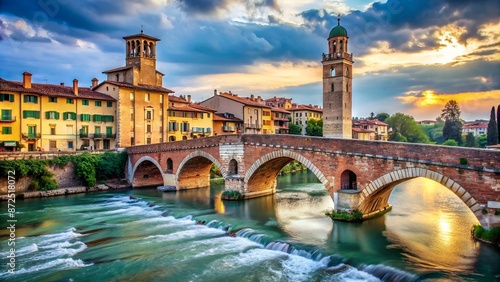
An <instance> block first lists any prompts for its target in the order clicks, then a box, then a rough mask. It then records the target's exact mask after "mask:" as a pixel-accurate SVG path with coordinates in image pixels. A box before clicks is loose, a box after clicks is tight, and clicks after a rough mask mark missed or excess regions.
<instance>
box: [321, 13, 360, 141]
mask: <svg viewBox="0 0 500 282" xmlns="http://www.w3.org/2000/svg"><path fill="white" fill-rule="evenodd" d="M337 20H338V24H337V26H336V27H334V28H332V30H331V31H330V35H329V36H328V54H325V53H323V60H322V61H321V63H322V65H323V137H330V138H344V139H352V73H353V69H352V64H353V61H352V53H348V40H349V37H348V36H347V30H346V29H345V28H344V27H343V26H341V25H340V14H339V16H338V18H337Z"/></svg>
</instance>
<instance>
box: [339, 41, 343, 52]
mask: <svg viewBox="0 0 500 282" xmlns="http://www.w3.org/2000/svg"><path fill="white" fill-rule="evenodd" d="M343 51H344V41H343V40H340V52H343Z"/></svg>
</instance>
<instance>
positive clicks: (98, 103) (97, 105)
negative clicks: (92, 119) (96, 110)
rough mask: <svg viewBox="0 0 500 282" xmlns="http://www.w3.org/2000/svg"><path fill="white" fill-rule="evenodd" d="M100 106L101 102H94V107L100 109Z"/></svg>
mask: <svg viewBox="0 0 500 282" xmlns="http://www.w3.org/2000/svg"><path fill="white" fill-rule="evenodd" d="M101 104H102V102H101V101H95V102H94V106H96V107H100V106H101Z"/></svg>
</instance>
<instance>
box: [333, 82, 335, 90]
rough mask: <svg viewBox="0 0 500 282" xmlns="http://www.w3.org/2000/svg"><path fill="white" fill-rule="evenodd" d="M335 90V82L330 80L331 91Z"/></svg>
mask: <svg viewBox="0 0 500 282" xmlns="http://www.w3.org/2000/svg"><path fill="white" fill-rule="evenodd" d="M333 91H335V83H333V82H332V92H333Z"/></svg>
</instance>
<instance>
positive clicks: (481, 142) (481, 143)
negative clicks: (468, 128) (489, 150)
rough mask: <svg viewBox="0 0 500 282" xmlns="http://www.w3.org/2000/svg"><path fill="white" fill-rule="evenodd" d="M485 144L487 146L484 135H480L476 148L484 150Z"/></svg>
mask: <svg viewBox="0 0 500 282" xmlns="http://www.w3.org/2000/svg"><path fill="white" fill-rule="evenodd" d="M487 144H488V140H487V137H486V134H481V135H479V136H478V137H477V146H478V147H479V148H486V145H487Z"/></svg>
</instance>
